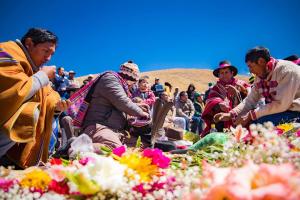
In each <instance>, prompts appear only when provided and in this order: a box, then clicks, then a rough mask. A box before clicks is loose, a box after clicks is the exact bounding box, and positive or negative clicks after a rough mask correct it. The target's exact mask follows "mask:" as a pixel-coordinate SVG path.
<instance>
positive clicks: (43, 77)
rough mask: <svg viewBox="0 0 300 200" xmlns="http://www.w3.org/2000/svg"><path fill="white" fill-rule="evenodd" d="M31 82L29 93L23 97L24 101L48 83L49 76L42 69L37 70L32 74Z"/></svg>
mask: <svg viewBox="0 0 300 200" xmlns="http://www.w3.org/2000/svg"><path fill="white" fill-rule="evenodd" d="M32 79H33V82H32V86H31V89H30V91H29V94H28V95H27V96H26V97H25V99H24V102H25V101H27V100H28V99H30V98H31V97H32V96H33V95H35V94H36V93H37V91H39V90H40V89H41V88H42V87H44V86H46V85H48V84H49V78H48V76H47V74H46V73H45V72H43V71H39V72H37V73H35V74H34V75H33V76H32Z"/></svg>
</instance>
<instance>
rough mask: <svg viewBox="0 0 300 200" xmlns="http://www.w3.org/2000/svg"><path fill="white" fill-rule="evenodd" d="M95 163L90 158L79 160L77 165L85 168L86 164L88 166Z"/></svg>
mask: <svg viewBox="0 0 300 200" xmlns="http://www.w3.org/2000/svg"><path fill="white" fill-rule="evenodd" d="M93 161H95V159H94V158H91V157H85V158H81V159H80V160H79V163H80V164H82V165H83V166H85V165H86V164H88V163H89V162H93Z"/></svg>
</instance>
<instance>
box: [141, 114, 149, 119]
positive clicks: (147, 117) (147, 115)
mask: <svg viewBox="0 0 300 200" xmlns="http://www.w3.org/2000/svg"><path fill="white" fill-rule="evenodd" d="M142 117H143V118H146V119H150V114H149V113H148V112H143V114H142Z"/></svg>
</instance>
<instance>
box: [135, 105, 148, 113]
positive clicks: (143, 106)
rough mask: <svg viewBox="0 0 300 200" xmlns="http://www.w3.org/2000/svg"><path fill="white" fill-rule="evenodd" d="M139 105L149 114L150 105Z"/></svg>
mask: <svg viewBox="0 0 300 200" xmlns="http://www.w3.org/2000/svg"><path fill="white" fill-rule="evenodd" d="M137 105H138V106H139V107H140V108H141V109H142V110H143V111H144V112H149V111H150V107H149V105H148V104H145V103H137Z"/></svg>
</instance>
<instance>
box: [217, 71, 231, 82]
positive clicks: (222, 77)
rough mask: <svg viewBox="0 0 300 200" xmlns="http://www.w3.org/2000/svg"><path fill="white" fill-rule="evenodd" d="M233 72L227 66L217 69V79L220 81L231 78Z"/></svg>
mask: <svg viewBox="0 0 300 200" xmlns="http://www.w3.org/2000/svg"><path fill="white" fill-rule="evenodd" d="M232 77H233V73H232V71H231V70H230V69H229V68H224V69H220V70H219V79H220V80H221V81H225V82H228V81H230V80H231V79H232Z"/></svg>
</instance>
